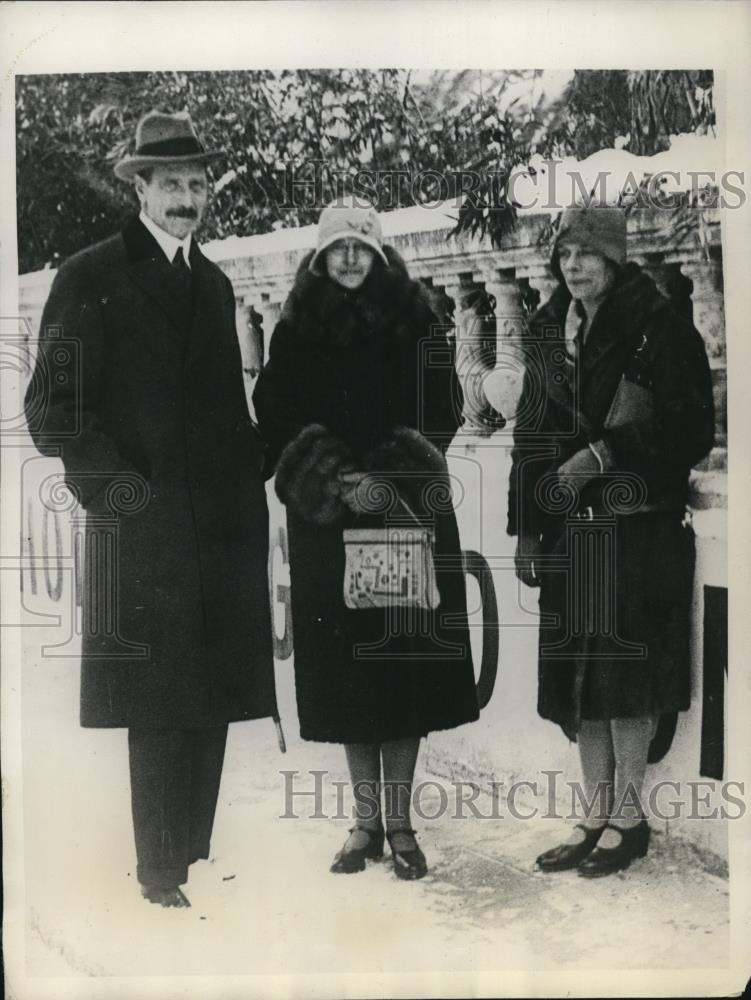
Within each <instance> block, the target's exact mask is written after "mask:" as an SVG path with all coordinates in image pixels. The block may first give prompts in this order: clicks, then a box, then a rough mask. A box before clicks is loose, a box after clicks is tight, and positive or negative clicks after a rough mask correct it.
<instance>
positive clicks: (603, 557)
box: [509, 206, 714, 877]
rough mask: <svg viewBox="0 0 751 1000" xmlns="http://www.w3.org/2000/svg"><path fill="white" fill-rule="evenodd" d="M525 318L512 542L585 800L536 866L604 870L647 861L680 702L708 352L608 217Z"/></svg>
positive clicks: (573, 225) (543, 693) (573, 237)
mask: <svg viewBox="0 0 751 1000" xmlns="http://www.w3.org/2000/svg"><path fill="white" fill-rule="evenodd" d="M551 267H552V270H553V272H554V273H555V275H556V277H558V279H559V282H560V284H559V287H558V289H557V290H556V291H555V292H554V293H553V296H552V297H551V299H550V300H549V301H548V302H547V303H545V304H544V305H543V306H542V307H541V308H540V309H539V310H538V312H537V314H536V315H535V316H534V317H533V319H532V323H531V331H530V338H529V351H530V361H529V363H528V365H527V372H526V375H525V385H524V389H523V392H522V399H521V401H520V405H519V412H518V417H517V422H516V426H515V430H514V451H513V463H512V473H511V484H510V485H511V490H510V498H509V533H510V534H512V535H516V536H517V538H518V544H517V558H516V564H517V575H518V577H519V579H520V580H522V581H523V582H524V583H526V584H527V585H528V586H533V587H535V586H539V587H541V592H540V613H541V622H540V640H539V643H540V647H539V693H538V710H539V713H540V715H541V716H542V717H543V718H546V719H550V720H552V721H553V722H556V723H558V724H559V725H560V726H561V728H562V729H563V731H564V732H565V733H566V735H567V736H569V738H571V739H575V740H576V741H577V743H578V746H579V755H580V758H581V767H582V776H583V782H584V790H585V793H586V796H587V800H588V802H591V803H593V804H594V806H595V808H594V809H593V810H592V811H591V812H589V814H588V815H587V816H586V817H585V818H584V819H583V821H582V822H581V823H579V824H577V826H576V827H575V829H574V831H573V833H572V835H571V837H570V839H569V840H568V841H566V842H565V843H563V844H561V845H559V846H558V847H554V848H552V849H551V850H549V851H546V852H545V853H544V854H542V855H540V857H539V858H538V859H537V864H538V866H539V867H540V868H542V869H543V870H544V871H561V870H564V869H570V868H578V872H579V874H580V875H583V876H586V877H597V876H601V875H608V874H609V873H611V872H615V871H618V870H620V869H623V868H625V867H626V866H627V865H628V864H629V863H630V862H631V861H632V860H633V859H634V858H636V857H641V856H643V855H644V854H646V852H647V847H648V842H649V826H648V824H647V820H646V818H645V816H644V814H643V812H642V811H641V804H640V795H641V789H642V783H643V780H644V774H645V769H646V765H647V762H648V754H649V748H650V743H651V741H652V739H653V736H654V734H655V731H656V727H657V723H658V720H659V719H660V717H669V716H670V717H673V718H674V717H675V714H676V713H677V712H678V711H681V710H685V709H687V708H688V707H689V699H690V690H689V683H690V677H689V669H690V668H689V664H690V660H689V627H690V606H691V593H692V578H693V568H694V536H693V530H692V528H691V526H690V524H689V523H688V521H687V519H686V503H687V500H688V483H689V472H690V470H691V468H692V466H694V465H695V464H696V463H697V462H699V461H700V460H701V459H702V458H703V457H704V456H705V455H706V454H707V453H708V452H709V451H710V449H711V447H712V443H713V439H714V409H713V401H712V386H711V379H710V372H709V366H708V363H707V356H706V352H705V349H704V343H703V341H702V338H701V336H700V334H699V333H698V332H697V331H696V330H695V329H694V328H693V327H692V325H691V324H690V323H689V322H687V321H686V320H684V319H683V318H681V317H680V316H678V314H677V313H676V312H675V311H674V310H673V308H672V307H671V305H670V303H669V302H668V300H667V299H665V298H664V297H663V296H662V295H661V294H660V293H659V291H658V290H657V288H656V287H655V284H654V282H653V281H652V279H651V278H650V277H649V276H648V275H646V274H645V273H644V272H643V271H642V270H641V269H640V268H639V266H638V265H637V264H635V263H627V261H626V219H625V215H624V213H623V212H622V211H621V210H620V209H618V208H610V207H605V206H591V207H589V208H586V209H585V208H574V209H569V210H568V211H566V212H564V214H563V217H562V219H561V223H560V226H559V230H558V234H557V237H556V242H555V245H554V248H553V257H552V262H551Z"/></svg>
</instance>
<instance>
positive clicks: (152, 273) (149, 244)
mask: <svg viewBox="0 0 751 1000" xmlns="http://www.w3.org/2000/svg"><path fill="white" fill-rule="evenodd" d="M123 240H124V241H125V249H126V252H127V255H128V262H129V272H128V273H129V276H130V278H131V279H132V280H133V281H134V282H135V283H136V284H137V285H138V286H139V288H141V290H142V291H144V292H145V293H146V294H147V295H148V296H149V297H150V298H151V299H153V300H154V302H156V303H157V305H158V306H159V307H160V308H161V309H162V311H163V312H164V314H165V315H166V317H167V318H168V319H169V321H170V324H171V326H172V328H173V329H174V333H175V336H176V337H179V338H183V337H184V335H185V331H186V329H187V326H188V324H189V322H190V314H191V304H190V302H189V301H188V300H187V299H186V297H185V294H184V292H183V290H182V288H181V286H180V284H179V282H178V281H177V280H176V277H177V276H176V275H175V274H174V273H173V270H172V268H171V267H170V265H169V263H168V261H167V258H166V257H165V256H164V253H163V252H162V249H161V247H160V246H159V244H158V243H157V241H156V240H155V239H154V237H153V236H152V235H151V233H150V232H149V231H148V229H146V227H145V226H144V225H143V224H142V223H141V222H140V220H139V219H137V218H135V219H132V220H131V221H130V222H129V223H128V224H127V225H126V226H125V228H124V229H123Z"/></svg>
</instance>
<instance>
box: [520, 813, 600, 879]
mask: <svg viewBox="0 0 751 1000" xmlns="http://www.w3.org/2000/svg"><path fill="white" fill-rule="evenodd" d="M576 826H578V827H579V829H580V830H583V831H584V840H582V841H581V842H580V843H579V844H559V845H558V846H557V847H551V848H550V850H549V851H545V852H544V853H543V854H541V855H540V856H539V857H538V858H537V860H536V864H537V867H538V868H539V869H540V870H541V871H544V872H563V871H567V870H568V869H569V868H577V867H578V866H579V863H580V862H581V861H583V860H584V858H586V857H587V855H588V854H591V853H592V851H593V850H594V849H595V847H596V846H597V841H598V840H599V839H600V837H601V836H602V831H603V830H604V829H605V827H604V826H600V827H597V828H596V829H594V830H592V829H590V828H589V827H586V826H584V824H583V823H577V824H576Z"/></svg>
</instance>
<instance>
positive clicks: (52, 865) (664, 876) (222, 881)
mask: <svg viewBox="0 0 751 1000" xmlns="http://www.w3.org/2000/svg"><path fill="white" fill-rule="evenodd" d="M478 452H479V448H478ZM475 457H477V456H475ZM472 461H473V452H472V448H471V447H470V450H469V451H468V452H466V451H465V450H464V446H463V445H461V444H457V445H455V447H454V454H453V457H452V463H451V464H452V469H453V470H454V471H455V472H458V471H459V470H461V469H462V468H464V469H465V473H464V476H463V478H464V479H465V481H466V485H467V490H468V492H469V493H471V492H472V490H473V489H474V487H473V486H472V483H471V480H470V478H469V473H468V472H467V471H466V470H467V469H468V467H469V465H471V464H472ZM501 478H502V477H501ZM498 488H499V487H498V485H497V484H495V485H494V484H490V489H491V490H492V491H493V492H497V489H498ZM459 513H460V520H461V521H463V522H464V537H465V539H466V540H465V545H466V546H467V547H470V546H471V547H480V548H481V549H482V550H483V551H485V552H489V551H492V552H495V551H498V552H502V549H501V548H497V546H500V544H501V537H502V534H503V529H502V524H501V522H500V520H499V512H498V505H497V503H496V504H494V505H493V506H492V507H491V506H488V507H487V508H485V509H484V510H483V511H481V513H480V516H479V517H478V516H475V517H474V520H475V521H476V522H479V521H483V526H482V530H483V532H484V534H482V532H480V531H479V529H478V525H477V524H475V525H474V526H473V527H472V526H471V525H470V521H471V520H472V513H471V508H470V507H467V508H466V509H465V510H464V511H463V510H462V508H461V507H460V511H459ZM471 527H472V530H473V531H474V535H470V533H469V532H470V528H471ZM480 535H482V537H480ZM506 544H507V545H508V541H507V543H506ZM506 576H508V575H507V574H506ZM496 584H497V587H498V589H499V592H501V593H502V601H504V600H505V597H503V593H505V592H504V591H503V588H504V587H506V589H508V586H509V584H508V582H507V580H506V577H504V578H502V577H501V574H496ZM40 633H41V630H37V631H36V633H35V632H33V631H32V630H28V634H27V635H26V642H27V647H28V655H27V657H26V661H25V666H24V671H23V677H22V681H23V691H22V697H23V738H24V744H23V750H24V780H25V785H24V809H25V813H24V815H25V849H26V857H25V872H26V911H25V916H26V947H27V967H28V972H29V974H30V975H32V976H51V975H63V976H112V975H119V976H126V975H127V976H132V975H142V976H159V975H166V974H173V975H174V974H183V975H199V974H206V975H230V974H243V973H245V974H251V973H256V974H260V973H282V972H284V973H288V974H299V975H301V976H305V977H308V976H310V975H312V974H319V973H356V972H360V973H368V974H374V975H375V974H378V973H386V972H389V973H407V972H421V971H424V972H426V973H430V974H432V975H435V976H441V975H449V974H456V973H462V972H471V971H473V970H474V971H482V970H486V971H492V970H497V971H498V973H499V975H501V974H503V973H504V972H507V971H508V970H513V969H527V970H531V969H537V970H545V969H548V970H555V971H560V972H565V971H566V970H578V969H581V968H582V967H587V968H589V969H593V970H599V969H601V970H613V969H630V968H643V969H654V970H660V969H662V970H668V969H697V970H698V969H700V968H701V969H707V968H718V969H719V968H722V967H724V966H726V965H727V963H728V887H727V883H726V881H725V880H724V879H722V878H719V877H716V876H715V875H713V874H710V873H709V872H708V871H706V870H705V869H703V868H702V866H701V865H700V864H699V863H698V861H697V858H696V856H695V854H694V852H693V851H692V850H691V849H690V848H688V847H685V846H682V845H681V844H680V842H677V841H676V840H675V839H674V838H671V839H670V840H669V841H668V840H666V838H665V837H663V836H662V835H661V834H659V833H655V834H654V837H653V844H652V848H651V850H650V853H649V855H648V856H647V858H645V859H644V860H642V861H639V862H637V863H636V864H634V865H633V866H632V868H631V869H629V871H627V872H626V873H623V874H621V875H617V876H611V877H608V878H604V879H601V880H598V881H595V882H591V883H589V882H588V883H586V884H583V883H582V880H581V879H579V878H578V876H577V875H576V874H575V873H570V872H569V873H561V874H557V875H546V874H543V873H540V872H537V871H536V870H535V868H534V858H535V857H536V855H537V854H538V853H539V852H540V851H542V850H544V849H546V848H547V847H549V846H551V845H552V844H555V843H557V842H558V840H559V838H562V837H563V836H565V834H566V830H567V826H566V824H565V823H564V822H563V821H562V820H546V819H538V820H535V821H523V820H515V819H513V818H511V817H510V816H509V815H508V813H507V811H506V810H502V815H503V818H491V817H490V808H489V806H488V802H489V800H488V799H483V801H482V802H480V807H481V809H482V810H483V813H484V818H472V817H471V816H470V815H469V811H465V813H466V814H465V818H456V812H457V809H456V800H455V795H454V789H453V788H452V786H451V784H450V783H449V782H446V781H443V779H440V780H441V781H442V785H441V786H440V787H439V786H436V785H432V786H429V787H428V790H427V791H426V792H424V794H423V795H422V796H421V804H422V807H423V812H424V814H425V815H427V816H431V815H433V813H435V812H437V811H438V805H439V802H440V800H439V795H440V794H441V792H440V788H441V787H442V788H443V790H444V793H445V794H447V795H448V800H449V804H450V809H449V810H448V813H447V814H446V815H443V816H442V817H440V818H437V819H416V826H417V828H418V834H419V837H420V842H421V844H422V846H423V849H424V850H425V853H426V856H427V858H428V862H429V864H430V874H429V876H428V877H427V878H426V879H424V880H423V881H421V882H417V883H405V882H400V881H398V880H397V879H396V876H395V875H394V873H393V870H392V866H391V863H390V861H389V860H388V858H386V859H385V860H383V861H381V862H373V863H369V865H368V868H367V870H366V871H365V872H363V873H361V874H357V875H350V876H334V875H331V874H330V873H329V871H328V868H329V865H330V863H331V860H332V858H333V855H334V854H335V852H336V851H337V850H338V848H339V847H340V846H341V844H342V842H343V840H344V838H345V836H346V830H347V828H348V826H350V825H351V820H350V819H349V817H348V815H347V811H348V809H349V799H348V798H345V799H344V809H343V810H342V809H341V808H340V807H339V805H338V800H337V786H336V785H335V784H334V782H337V781H345V780H346V769H345V766H344V760H343V753H342V751H341V749H340V748H339V747H336V746H328V745H320V744H304V743H302V742H301V741H300V739H299V737H298V735H297V726H296V715H295V708H294V685H293V680H292V676H293V675H292V663H291V661H290V660H287V661H285V662H282V663H279V664H278V665H277V683H278V689H279V699H280V710H281V715H282V718H283V720H284V723H285V732H286V736H287V740H288V745H289V749H288V753H287V754H286V755H284V756H283V755H281V754H280V753H279V750H278V748H277V745H276V739H275V735H274V730H273V726H272V725H271V723H270V722H269V721H266V720H264V721H259V722H254V723H246V724H237V725H234V726H232V727H230V739H229V743H228V749H227V757H226V763H225V769H224V775H223V779H222V787H221V792H220V801H219V807H218V814H217V821H216V827H215V835H214V840H213V844H212V852H213V855H212V859H211V860H210V861H203V862H199V863H198V864H197V865H194V866H193V868H192V870H191V876H190V880H189V882H188V885H187V887H186V892H187V895H188V897H189V898H190V900H191V902H192V907H191V909H189V910H183V911H176V910H162V909H161V908H158V907H156V906H152V905H150V904H148V903H146V902H145V901H144V900H142V899H141V897H140V895H139V892H138V887H137V884H136V880H135V857H134V848H133V842H132V831H131V819H130V804H129V791H128V773H127V743H126V734H125V732H124V731H120V730H115V731H104V730H82V729H80V728H79V726H78V663H77V662H76V661H75V660H52V659H45V660H42V658H41V657H40V655H39V643H40ZM533 645H534V644H533V643H530V644H529V649H530V650H531V651H532V652H531V654H530V655H534V653H533ZM530 669H533V667H532V664H530ZM512 707H513V706H512ZM512 714H513V713H512ZM533 722H534V720H531V719H530V720H528V726H529V727H530V728H529V732H533V729H532V728H531V727H533ZM468 728H469V727H468ZM450 738H451V736H450V734H440V733H436V734H433V735H432V736H431V737H430V740H431V747H432V748H434V749H438V750H440V748H441V746H442V745H444V746H448V745H449V743H448V741H449V740H450ZM528 738H534V737H533V736H532V737H528ZM497 739H498V740H499V741H502V742H503V743H505V744H508V743H509V740H510V739H511V737H510V736H509V732H508V731H506V730H504V731H503V732H500V731H499V733H498V734H497ZM508 749H509V751H512V749H513V748H512V747H508ZM425 759H426V754H425V750H423V753H422V755H421V766H420V768H419V771H418V779H421V778H422V779H430V780H432V781H435V780H439V779H436V778H435V775H432V774H427V773H426V772H425V771H424V762H425ZM283 770H286V771H296V772H298V774H297V775H296V776H295V782H296V784H295V786H294V787H295V788H296V789H297V790H298V791H312V790H313V787H314V785H313V781H314V779H313V778H312V777H311V775H310V771H311V770H322V771H325V772H326V774H325V775H324V778H323V802H324V808H323V811H324V813H325V814H326V815H325V817H323V818H321V817H319V818H315V817H314V816H313V811H314V803H313V799H312V798H311V797H310V796H308V797H300V796H298V797H296V798H295V799H294V800H293V804H292V810H293V811H295V812H296V813H297V814H298V818H290V817H288V818H280V817H281V816H282V815H283V814H284V812H285V811H286V810H287V800H286V798H285V780H286V779H285V777H284V775H283V774H282V773H281V772H282V771H283ZM340 794H341V793H340ZM337 810H339V811H338V812H337ZM306 981H307V980H306ZM496 995H500V993H498V994H496Z"/></svg>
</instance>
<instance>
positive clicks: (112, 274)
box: [26, 219, 276, 728]
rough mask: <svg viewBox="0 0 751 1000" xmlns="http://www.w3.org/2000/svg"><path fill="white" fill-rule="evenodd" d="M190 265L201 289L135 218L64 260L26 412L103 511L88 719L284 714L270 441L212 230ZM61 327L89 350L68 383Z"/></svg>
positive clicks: (160, 723) (90, 633) (90, 616)
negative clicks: (262, 431) (255, 407)
mask: <svg viewBox="0 0 751 1000" xmlns="http://www.w3.org/2000/svg"><path fill="white" fill-rule="evenodd" d="M190 263H191V270H192V301H191V297H190V295H189V294H186V292H185V291H184V289H182V288H181V286H180V283H179V275H178V274H177V273H176V272H175V270H174V269H173V268H172V267H171V266H170V265H169V263H168V261H167V260H166V258H165V256H164V254H163V253H162V251H161V249H160V248H159V246H158V244H157V243H156V241H155V240H154V239H153V237H152V236H151V235H150V234H149V232H148V231H147V230H146V228H145V227H144V226H143V225H142V224H141V223H140V222H139V221H138V220H137V219H134V220H133V221H132V222H131V223H129V224H128V225H127V226H126V228H125V229H124V231H123V232H122V233H121V234H118V235H116V236H114V237H112V238H111V239H108V240H106V241H104V242H103V243H100V244H97V245H96V246H94V247H91V248H89V249H87V250H84V251H82V252H81V253H78V254H76V255H75V256H74V257H72V258H70V259H69V260H68V261H66V262H65V263H64V264H63V265H62V267H61V268H60V270H59V272H58V274H57V276H56V277H55V281H54V283H53V285H52V290H51V292H50V296H49V299H48V301H47V304H46V307H45V309H44V314H43V317H42V327H41V335H40V351H39V357H38V360H37V368H36V371H35V376H34V378H33V380H32V382H31V384H30V387H29V390H28V392H27V398H26V407H27V417H28V421H29V426H30V431H31V434H32V437H33V439H34V441H35V443H36V445H37V447H38V448H39V450H40V451H41V452H42V453H43V454H45V455H58V454H59V455H61V457H62V460H63V463H64V466H65V477H66V482H67V483H68V484H69V485H70V487H71V488H72V489H73V490H74V491H75V492H76V493H77V495H78V497H79V499H80V502H81V504H82V505H83V507H84V508H85V509H86V569H85V580H84V618H83V628H84V634H83V643H82V647H83V648H82V683H81V722H82V724H83V725H84V726H142V727H165V728H192V727H202V726H209V725H217V724H222V723H224V722H228V721H234V720H240V719H251V718H260V717H264V716H269V715H272V714H274V712H275V709H276V699H275V692H274V678H273V659H272V648H271V621H270V606H269V593H268V582H267V557H268V512H267V506H266V495H265V490H264V482H263V474H262V471H261V470H262V463H263V449H262V445H261V442H260V439H259V436H258V433H257V431H256V430H255V428H254V427H253V425H252V422H251V420H250V418H249V416H248V410H247V404H246V400H245V394H244V387H243V379H242V368H241V361H240V351H239V346H238V342H237V337H236V334H235V301H234V295H233V292H232V286H231V284H230V282H229V280H228V279H227V278H226V276H225V275H224V274H223V273H222V271H221V270H220V269H219V268H218V267H217V266H216V265H215V264H213V263H211V262H210V261H208V260H207V259H206V258H205V257H204V256H203V255H202V254H201V252H200V250H199V248H198V246H197V244H196V243H195V241H193V242H192V250H191V256H190ZM58 334H59V335H60V336H62V337H63V338H64V339H65V340H66V341H68V342H72V344H73V349H74V352H75V354H77V360H76V359H75V358H74V361H73V362H72V363H71V364H70V365H68V366H67V368H65V369H64V370H63V371H62V372H59V374H61V375H63V376H64V378H63V380H62V381H60V380H59V379H58V378H56V377H55V372H56V371H59V369H60V364H59V359H60V354H59V352H58V350H57V349H58V347H59V346H60V339H59V336H58ZM40 403H41V406H40ZM118 483H119V484H120V485H118ZM108 521H109V525H108V524H107V522H108ZM113 525H114V531H115V532H116V556H114V557H113V559H111V561H110V563H109V564H108V565H109V566H111V567H113V568H112V569H109V568H107V567H104V569H102V568H101V567H102V566H103V565H104V564H103V560H104V559H106V558H109V557H108V556H107V544H108V542H107V539H108V538H109V537H111V535H112V532H113ZM97 565H98V566H99V567H100V568H99V569H97ZM97 573H99V575H97ZM102 574H103V575H102ZM113 581H114V583H115V584H116V588H114V589H113V586H112V583H113ZM113 613H114V614H115V615H116V626H114V627H110V621H109V618H108V616H109V615H111V614H113Z"/></svg>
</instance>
